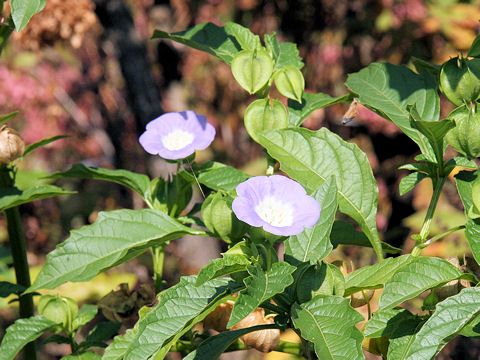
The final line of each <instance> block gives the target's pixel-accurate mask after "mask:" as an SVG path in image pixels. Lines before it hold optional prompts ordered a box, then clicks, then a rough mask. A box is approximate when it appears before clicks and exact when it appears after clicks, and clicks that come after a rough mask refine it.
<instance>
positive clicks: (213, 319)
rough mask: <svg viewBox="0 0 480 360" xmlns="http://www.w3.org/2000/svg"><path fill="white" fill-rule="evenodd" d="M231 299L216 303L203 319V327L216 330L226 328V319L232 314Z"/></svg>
mask: <svg viewBox="0 0 480 360" xmlns="http://www.w3.org/2000/svg"><path fill="white" fill-rule="evenodd" d="M233 304H234V302H233V301H227V302H226V303H223V304H220V305H218V306H217V307H216V308H215V310H213V311H212V312H211V313H210V314H208V316H207V317H206V318H205V319H203V328H204V329H205V330H207V329H213V330H216V331H218V332H222V331H225V330H227V324H228V320H229V319H230V315H231V314H232V308H233Z"/></svg>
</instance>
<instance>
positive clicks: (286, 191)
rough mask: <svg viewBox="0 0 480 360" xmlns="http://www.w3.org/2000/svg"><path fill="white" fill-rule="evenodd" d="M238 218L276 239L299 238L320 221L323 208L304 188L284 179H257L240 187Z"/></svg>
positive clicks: (236, 207)
mask: <svg viewBox="0 0 480 360" xmlns="http://www.w3.org/2000/svg"><path fill="white" fill-rule="evenodd" d="M236 190H237V195H238V197H237V198H235V199H234V200H233V204H232V209H233V212H234V213H235V215H236V216H237V217H238V218H239V219H240V220H242V221H244V222H246V223H247V224H249V225H252V226H256V227H263V229H264V230H265V231H268V232H269V233H272V234H275V235H283V236H289V235H298V234H300V233H301V232H302V231H303V228H304V227H311V226H314V225H315V224H316V223H317V222H318V219H319V218H320V204H319V203H318V202H317V201H316V200H315V199H314V198H313V197H311V196H309V195H307V192H306V191H305V189H304V188H303V186H302V185H300V184H299V183H297V182H296V181H294V180H292V179H289V178H287V177H286V176H282V175H272V176H255V177H252V178H250V179H248V180H246V181H244V182H242V183H241V184H239V185H238V186H237V189H236Z"/></svg>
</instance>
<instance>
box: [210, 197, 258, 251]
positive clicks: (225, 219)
mask: <svg viewBox="0 0 480 360" xmlns="http://www.w3.org/2000/svg"><path fill="white" fill-rule="evenodd" d="M232 202H233V198H232V197H231V196H230V195H226V194H222V193H219V192H218V193H212V194H211V195H210V196H209V197H208V198H207V199H206V200H205V201H204V202H203V204H202V218H203V222H204V223H205V226H206V227H207V228H208V229H209V230H210V231H211V232H213V233H214V234H215V235H217V236H218V237H219V238H221V239H222V240H224V241H225V242H227V243H231V242H235V241H238V240H240V239H241V238H242V237H243V235H244V234H245V233H246V232H247V230H248V228H249V226H248V225H247V224H246V223H244V222H243V221H240V220H238V218H237V216H236V215H235V214H234V212H233V210H232Z"/></svg>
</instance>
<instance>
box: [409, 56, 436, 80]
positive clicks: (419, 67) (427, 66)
mask: <svg viewBox="0 0 480 360" xmlns="http://www.w3.org/2000/svg"><path fill="white" fill-rule="evenodd" d="M410 60H411V62H412V64H413V67H414V70H415V71H416V72H417V73H422V72H429V73H430V74H432V75H433V76H434V77H435V78H436V79H438V77H439V76H440V69H441V68H442V67H441V66H440V65H436V64H432V63H429V62H428V61H425V60H422V59H419V58H417V57H415V56H412V57H411V58H410Z"/></svg>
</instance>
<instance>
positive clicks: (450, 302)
mask: <svg viewBox="0 0 480 360" xmlns="http://www.w3.org/2000/svg"><path fill="white" fill-rule="evenodd" d="M479 313H480V288H466V289H463V290H462V291H460V293H458V294H457V295H455V296H451V297H449V298H447V299H446V300H444V301H442V302H440V303H438V304H437V307H436V311H435V313H434V314H433V315H432V316H431V317H430V319H428V320H427V322H426V323H425V324H424V325H423V326H422V328H421V329H420V331H419V332H418V333H417V334H415V337H414V339H413V341H411V343H410V346H408V348H407V349H408V350H407V351H405V355H404V356H403V357H402V358H401V359H402V360H420V359H433V358H434V356H435V355H437V354H438V353H439V352H440V350H442V348H443V347H444V346H445V345H446V344H447V343H448V342H449V341H450V340H451V339H453V338H454V337H455V336H456V335H457V334H458V333H459V332H460V331H461V330H462V329H463V328H464V327H465V326H466V325H467V324H468V323H469V322H470V321H471V320H473V319H474V318H475V316H477V315H478V314H479Z"/></svg>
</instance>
